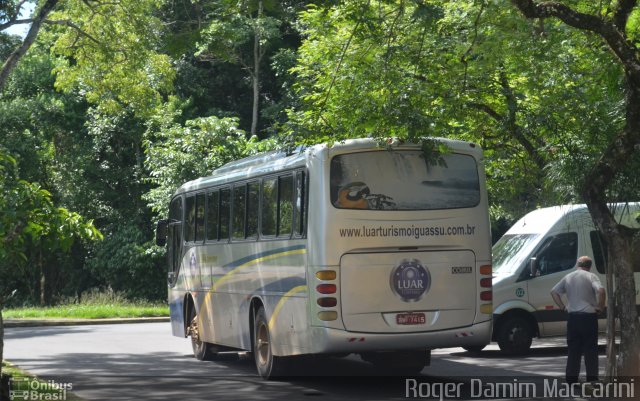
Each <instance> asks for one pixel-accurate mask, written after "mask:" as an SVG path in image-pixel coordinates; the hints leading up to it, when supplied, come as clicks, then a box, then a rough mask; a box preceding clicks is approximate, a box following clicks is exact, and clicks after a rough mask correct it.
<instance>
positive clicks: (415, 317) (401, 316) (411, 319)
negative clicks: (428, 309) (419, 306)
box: [396, 313, 427, 325]
mask: <svg viewBox="0 0 640 401" xmlns="http://www.w3.org/2000/svg"><path fill="white" fill-rule="evenodd" d="M396 323H397V324H402V325H414V324H425V323H427V317H426V316H425V314H424V313H398V314H397V315H396Z"/></svg>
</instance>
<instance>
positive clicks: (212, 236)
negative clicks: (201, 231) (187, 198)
mask: <svg viewBox="0 0 640 401" xmlns="http://www.w3.org/2000/svg"><path fill="white" fill-rule="evenodd" d="M218 210H220V193H219V192H218V191H217V190H214V191H212V192H209V193H208V194H207V239H208V240H212V241H216V240H217V239H218Z"/></svg>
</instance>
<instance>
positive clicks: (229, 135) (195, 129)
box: [144, 102, 275, 216]
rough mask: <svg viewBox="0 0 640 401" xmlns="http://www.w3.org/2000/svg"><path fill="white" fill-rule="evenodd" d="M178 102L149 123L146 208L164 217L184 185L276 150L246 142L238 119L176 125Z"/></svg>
mask: <svg viewBox="0 0 640 401" xmlns="http://www.w3.org/2000/svg"><path fill="white" fill-rule="evenodd" d="M179 116H180V109H179V106H178V104H177V102H171V103H169V104H167V105H166V106H165V108H164V109H163V110H161V111H160V112H159V113H158V115H157V116H156V117H154V118H153V119H152V120H151V121H150V122H149V128H148V131H147V134H146V141H145V146H146V149H145V152H146V160H145V165H146V167H147V168H148V170H149V175H150V177H149V181H150V182H151V183H153V184H154V187H153V188H152V189H151V190H150V191H149V192H148V193H147V194H145V195H144V199H145V200H147V202H148V204H149V207H151V208H152V209H153V211H154V212H156V213H157V214H158V215H159V216H165V215H166V214H167V211H168V205H169V200H170V199H171V196H172V194H173V192H174V191H175V190H176V188H178V187H179V186H180V185H182V184H184V183H185V182H186V181H189V180H192V179H195V178H198V177H202V176H207V175H210V174H211V173H212V171H213V170H214V169H215V168H218V167H220V166H222V165H223V164H225V163H227V162H230V161H232V160H237V159H240V158H243V157H246V156H249V155H252V154H255V153H258V152H261V151H267V150H270V149H272V148H274V147H275V143H273V142H272V141H262V142H259V141H258V139H257V137H255V136H251V137H249V138H247V135H246V133H245V132H244V131H242V130H240V129H238V127H237V123H238V121H237V119H234V118H217V117H214V116H211V117H202V118H197V119H195V120H188V121H186V123H185V124H184V125H182V124H180V123H179V122H176V120H177V119H178V118H179Z"/></svg>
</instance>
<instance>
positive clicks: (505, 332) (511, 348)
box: [497, 317, 533, 355]
mask: <svg viewBox="0 0 640 401" xmlns="http://www.w3.org/2000/svg"><path fill="white" fill-rule="evenodd" d="M497 338H498V346H500V350H501V351H502V352H504V353H505V354H508V355H521V354H526V353H527V352H529V348H530V347H531V341H532V340H533V330H532V329H531V325H530V324H529V322H527V321H526V320H525V319H523V318H521V317H513V318H509V319H508V320H506V321H504V322H503V323H502V324H501V325H500V328H499V329H498V334H497Z"/></svg>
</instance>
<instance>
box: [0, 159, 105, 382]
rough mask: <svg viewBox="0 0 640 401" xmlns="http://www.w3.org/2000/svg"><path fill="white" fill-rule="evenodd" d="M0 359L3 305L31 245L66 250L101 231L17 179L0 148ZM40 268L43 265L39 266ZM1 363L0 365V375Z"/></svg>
mask: <svg viewBox="0 0 640 401" xmlns="http://www.w3.org/2000/svg"><path fill="white" fill-rule="evenodd" d="M0 193H1V194H2V196H0V275H2V280H1V281H0V361H2V355H3V350H4V342H3V338H4V326H3V321H2V309H3V307H4V304H5V302H6V301H7V299H8V297H9V296H10V295H11V294H12V292H13V289H14V288H15V287H14V286H16V285H17V283H19V282H20V281H22V280H24V277H25V274H26V273H27V272H28V270H29V268H30V267H31V266H28V265H27V264H26V263H25V262H26V261H27V259H28V258H27V255H26V252H27V250H28V249H29V248H30V247H33V246H36V247H43V248H46V249H47V250H49V251H53V252H55V251H56V250H60V251H63V252H66V251H68V250H69V249H70V248H71V246H72V245H73V243H74V242H75V241H77V240H81V241H92V240H96V239H100V238H101V237H102V235H101V234H100V232H99V231H98V230H97V229H96V228H95V227H94V226H93V223H92V222H91V221H87V220H85V219H83V218H82V217H81V216H80V215H78V214H77V213H73V212H69V211H68V210H67V209H65V208H61V207H56V206H55V205H54V204H53V202H52V199H51V194H50V193H49V192H48V191H46V190H44V189H42V188H41V187H40V186H39V185H38V184H34V183H30V182H27V181H23V180H20V179H19V177H18V174H17V163H16V161H15V159H14V158H13V157H11V156H9V155H8V154H6V153H5V152H4V151H2V150H0ZM39 267H40V268H41V267H42V266H39ZM1 373H2V366H0V375H1Z"/></svg>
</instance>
